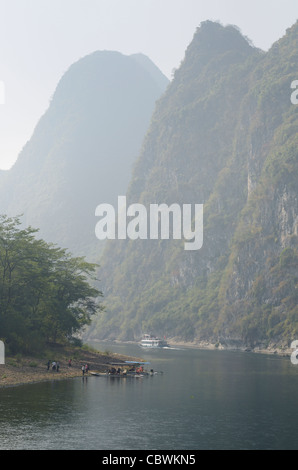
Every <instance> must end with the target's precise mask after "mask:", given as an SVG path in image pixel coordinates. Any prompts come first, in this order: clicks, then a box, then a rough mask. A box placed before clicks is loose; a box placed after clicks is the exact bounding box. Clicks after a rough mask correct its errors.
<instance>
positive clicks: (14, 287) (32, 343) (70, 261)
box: [0, 215, 101, 353]
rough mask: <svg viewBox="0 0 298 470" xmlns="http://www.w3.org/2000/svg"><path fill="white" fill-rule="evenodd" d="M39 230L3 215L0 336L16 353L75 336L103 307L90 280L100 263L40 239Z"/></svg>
mask: <svg viewBox="0 0 298 470" xmlns="http://www.w3.org/2000/svg"><path fill="white" fill-rule="evenodd" d="M36 232H37V230H34V229H32V228H31V227H29V228H27V229H21V228H20V221H19V219H17V218H8V217H6V216H3V215H2V216H0V337H1V338H3V339H4V340H5V342H6V345H7V347H8V349H9V350H10V351H11V352H13V353H16V352H19V351H26V352H29V351H34V350H40V349H41V348H43V347H44V345H45V343H46V342H56V341H58V340H64V341H65V340H66V339H68V338H71V337H72V335H73V334H75V333H76V332H78V331H79V330H80V329H81V328H82V327H83V326H85V325H88V324H89V323H90V321H91V317H92V315H94V314H95V313H96V312H97V311H100V309H101V305H100V304H98V302H97V300H96V299H98V297H99V296H101V292H99V291H98V290H97V289H95V288H94V287H91V285H90V284H89V283H90V281H91V279H92V278H93V279H94V274H95V271H96V265H93V264H90V263H87V262H86V261H85V260H84V259H83V258H73V257H71V255H70V254H69V253H68V252H67V251H66V250H63V249H61V248H58V247H56V246H54V245H50V244H47V243H45V242H44V241H43V240H37V239H36V237H35V235H36Z"/></svg>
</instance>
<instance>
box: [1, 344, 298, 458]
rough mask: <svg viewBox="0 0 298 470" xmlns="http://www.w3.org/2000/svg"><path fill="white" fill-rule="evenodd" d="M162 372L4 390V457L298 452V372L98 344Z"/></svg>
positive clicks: (253, 359)
mask: <svg viewBox="0 0 298 470" xmlns="http://www.w3.org/2000/svg"><path fill="white" fill-rule="evenodd" d="M97 347H98V349H100V350H102V351H104V350H107V349H108V350H109V351H114V352H119V353H124V354H128V355H133V356H137V357H140V355H141V356H142V357H143V358H144V360H146V361H150V364H151V365H150V368H153V369H154V370H155V371H157V372H162V373H159V374H157V375H155V376H153V377H144V378H139V379H131V378H127V379H109V378H106V377H88V378H87V379H86V378H85V379H83V378H77V379H72V380H65V381H58V382H49V383H41V384H34V385H25V386H20V387H16V388H7V389H1V390H0V449H1V450H4V449H10V450H14V449H28V450H31V449H32V450H35V449H36V450H47V449H50V450H52V449H53V450H59V449H65V450H67V449H70V450H152V451H153V450H155V451H156V450H175V451H177V450H201V449H204V450H208V449H214V450H216V449H231V450H233V449H234V450H236V449H237V450H241V449H255V450H257V449H268V450H269V449H272V450H274V449H280V450H281V449H295V450H297V449H298V437H297V430H296V429H297V418H298V412H297V393H298V366H294V365H293V364H291V361H290V359H289V358H282V357H278V356H269V355H268V356H267V355H258V354H253V353H240V352H228V351H202V350H193V349H165V350H154V351H142V350H140V348H139V347H138V346H137V345H115V344H106V343H104V344H98V345H97Z"/></svg>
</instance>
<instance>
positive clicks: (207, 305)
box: [91, 22, 298, 346]
mask: <svg viewBox="0 0 298 470" xmlns="http://www.w3.org/2000/svg"><path fill="white" fill-rule="evenodd" d="M297 61H298V23H296V25H294V26H293V27H292V28H291V29H290V30H289V31H287V35H286V36H285V37H284V38H282V39H281V40H280V41H278V42H277V43H276V44H275V45H274V46H273V47H272V48H271V50H270V51H268V52H267V53H263V52H261V51H259V50H257V49H255V48H254V47H252V46H251V45H250V44H249V43H248V42H247V41H246V40H245V38H243V37H242V36H241V34H240V32H239V31H238V30H236V29H235V28H233V27H228V28H224V27H222V26H221V25H219V24H214V23H212V22H205V23H203V24H202V25H201V27H200V28H199V29H198V31H197V32H196V34H195V37H194V39H193V41H192V43H191V44H190V46H189V48H188V49H187V51H186V56H185V60H184V61H183V63H182V64H181V67H180V69H179V70H177V71H176V72H175V77H174V80H173V82H172V83H171V84H170V86H169V87H168V89H167V92H166V93H165V95H164V96H163V97H162V99H161V100H160V101H159V102H158V104H157V107H156V110H155V113H154V115H153V118H152V123H151V127H150V129H149V132H148V134H147V137H146V140H145V142H144V145H143V149H142V152H141V155H140V157H139V159H138V161H137V163H136V164H135V167H134V171H133V177H132V181H131V185H130V187H129V191H128V198H129V199H131V201H132V202H137V201H139V202H141V203H142V204H149V203H153V202H158V203H161V202H165V203H168V204H170V203H173V202H176V203H182V204H183V203H204V246H203V248H202V249H201V250H200V251H199V252H197V253H196V252H193V253H185V252H184V250H183V244H182V243H178V242H177V241H168V242H165V243H162V242H160V241H156V242H150V241H147V242H145V243H142V242H141V241H140V242H133V243H131V242H129V241H127V242H125V241H123V243H122V242H119V243H116V242H110V243H108V244H107V247H106V250H105V252H104V255H103V258H102V261H101V264H102V270H103V271H102V272H103V273H104V278H105V280H106V281H105V285H104V289H105V291H106V297H105V304H106V306H107V309H106V311H105V312H102V313H101V314H100V315H99V316H98V317H97V318H96V321H95V322H94V324H93V325H92V330H91V335H93V336H94V337H99V338H105V337H113V338H121V339H134V338H135V337H138V336H139V335H140V334H141V332H144V331H148V332H151V333H153V334H158V335H163V334H165V335H166V336H167V337H171V336H172V337H179V338H181V339H184V340H186V339H187V340H193V339H202V340H207V341H213V342H214V344H216V343H217V344H219V343H223V342H226V343H228V342H229V340H230V339H231V340H234V341H237V342H238V344H242V345H243V344H244V345H249V346H255V345H257V344H262V345H268V344H269V342H274V341H276V342H278V341H283V342H288V341H289V340H290V339H291V338H294V337H295V336H297V335H298V330H297V318H298V316H297V305H298V297H297V292H298V288H297V284H298V281H297V279H298V273H297V268H298V263H297V261H298V258H297V189H298V188H297V181H298V166H297V164H298V153H297V148H298V140H297V138H298V134H297V129H298V115H297V111H298V108H297V107H295V106H293V105H292V103H291V101H290V95H291V88H290V84H291V82H292V81H293V80H295V79H297ZM101 277H103V276H101Z"/></svg>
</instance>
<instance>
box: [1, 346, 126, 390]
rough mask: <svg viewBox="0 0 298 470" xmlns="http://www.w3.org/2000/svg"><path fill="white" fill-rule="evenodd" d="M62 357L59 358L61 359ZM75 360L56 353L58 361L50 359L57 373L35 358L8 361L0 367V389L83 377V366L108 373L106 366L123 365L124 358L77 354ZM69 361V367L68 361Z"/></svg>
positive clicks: (113, 355)
mask: <svg viewBox="0 0 298 470" xmlns="http://www.w3.org/2000/svg"><path fill="white" fill-rule="evenodd" d="M61 356H62V357H61ZM75 356H76V357H74V356H72V355H71V352H69V354H68V355H67V356H66V355H65V353H64V355H62V354H61V352H60V353H59V358H57V357H55V356H54V355H53V357H51V358H49V359H48V360H50V363H52V361H59V371H58V372H57V370H52V367H51V365H50V368H49V370H48V365H47V363H48V360H45V359H37V358H34V357H21V358H15V357H7V358H6V360H5V365H0V388H4V387H15V386H19V385H25V384H33V383H39V382H48V381H53V380H63V379H72V378H75V377H82V376H83V372H82V366H83V365H86V364H88V366H89V368H90V372H92V371H98V372H103V371H105V370H106V369H107V367H108V365H109V363H111V362H113V361H114V362H115V361H120V362H121V361H125V360H128V359H132V358H127V357H124V356H122V355H119V354H108V355H106V354H103V353H96V352H89V351H81V352H79V354H78V352H77V351H76V353H75ZM69 359H71V367H69V365H68V361H69ZM84 375H85V374H84Z"/></svg>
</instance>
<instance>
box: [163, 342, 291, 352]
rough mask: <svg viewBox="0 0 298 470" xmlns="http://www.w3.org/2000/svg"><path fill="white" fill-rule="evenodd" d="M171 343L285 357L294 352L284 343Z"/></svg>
mask: <svg viewBox="0 0 298 470" xmlns="http://www.w3.org/2000/svg"><path fill="white" fill-rule="evenodd" d="M169 344H170V345H171V346H174V347H184V348H190V349H203V350H211V351H214V350H217V351H235V352H236V351H239V352H250V353H256V354H268V355H272V354H274V355H278V356H283V357H290V356H291V353H292V352H293V351H292V350H291V349H290V348H289V347H288V346H286V345H284V344H269V345H268V346H266V347H265V346H264V345H259V346H256V347H248V346H244V345H243V344H241V343H240V342H239V343H238V342H236V341H230V342H229V341H224V342H222V343H221V342H218V343H212V342H209V341H193V342H185V341H180V340H179V339H177V338H172V339H170V340H169Z"/></svg>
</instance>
